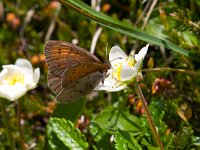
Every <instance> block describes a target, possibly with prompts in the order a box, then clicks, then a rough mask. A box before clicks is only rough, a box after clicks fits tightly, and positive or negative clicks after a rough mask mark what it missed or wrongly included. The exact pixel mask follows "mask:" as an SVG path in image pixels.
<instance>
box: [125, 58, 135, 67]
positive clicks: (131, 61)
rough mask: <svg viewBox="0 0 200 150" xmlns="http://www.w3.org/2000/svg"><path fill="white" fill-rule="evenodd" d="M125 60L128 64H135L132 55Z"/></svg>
mask: <svg viewBox="0 0 200 150" xmlns="http://www.w3.org/2000/svg"><path fill="white" fill-rule="evenodd" d="M126 62H127V63H128V64H129V66H131V67H133V66H134V65H135V60H134V59H133V58H132V57H129V58H127V59H126Z"/></svg>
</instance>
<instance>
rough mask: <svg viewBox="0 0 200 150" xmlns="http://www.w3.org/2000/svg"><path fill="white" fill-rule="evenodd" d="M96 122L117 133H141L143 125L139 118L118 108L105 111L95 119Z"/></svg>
mask: <svg viewBox="0 0 200 150" xmlns="http://www.w3.org/2000/svg"><path fill="white" fill-rule="evenodd" d="M94 121H95V122H96V123H97V124H98V125H99V126H100V127H101V128H103V129H105V130H107V131H109V132H116V131H118V130H123V131H129V132H139V131H141V123H140V120H139V119H138V118H137V117H135V116H133V115H131V114H130V113H128V112H125V111H121V110H117V109H116V108H108V109H106V110H104V111H103V112H101V113H100V114H98V115H97V116H96V117H95V118H94Z"/></svg>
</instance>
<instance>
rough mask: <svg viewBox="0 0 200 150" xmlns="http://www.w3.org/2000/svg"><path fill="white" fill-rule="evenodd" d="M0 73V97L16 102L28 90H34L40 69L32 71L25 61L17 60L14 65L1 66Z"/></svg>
mask: <svg viewBox="0 0 200 150" xmlns="http://www.w3.org/2000/svg"><path fill="white" fill-rule="evenodd" d="M2 67H3V70H2V71H1V72H0V97H3V98H6V99H8V100H10V101H14V100H17V99H18V98H20V97H21V96H23V95H24V94H25V93H26V92H27V91H28V90H30V89H34V88H35V87H36V85H37V83H38V81H39V78H40V69H39V68H37V69H35V70H33V67H32V65H31V63H30V62H29V61H28V60H26V59H17V61H16V62H15V65H12V64H11V65H3V66H2Z"/></svg>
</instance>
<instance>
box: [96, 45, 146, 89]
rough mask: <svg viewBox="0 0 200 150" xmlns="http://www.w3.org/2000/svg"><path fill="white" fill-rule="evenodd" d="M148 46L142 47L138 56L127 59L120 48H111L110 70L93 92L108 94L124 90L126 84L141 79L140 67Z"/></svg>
mask: <svg viewBox="0 0 200 150" xmlns="http://www.w3.org/2000/svg"><path fill="white" fill-rule="evenodd" d="M148 47H149V44H147V45H146V46H145V47H143V48H142V49H141V50H140V52H139V53H138V54H135V56H134V57H133V56H132V57H128V56H127V55H126V54H125V53H124V52H123V51H122V49H121V48H120V47H118V46H113V47H112V48H111V50H110V53H109V61H110V64H111V69H109V70H108V73H107V77H106V78H105V80H104V81H103V82H101V83H99V85H98V86H97V87H96V88H95V90H105V91H108V92H115V91H120V90H122V89H124V88H126V86H127V84H128V83H131V82H132V81H134V80H136V79H137V78H141V77H142V75H141V67H142V62H143V60H144V57H145V56H146V54H147V51H148Z"/></svg>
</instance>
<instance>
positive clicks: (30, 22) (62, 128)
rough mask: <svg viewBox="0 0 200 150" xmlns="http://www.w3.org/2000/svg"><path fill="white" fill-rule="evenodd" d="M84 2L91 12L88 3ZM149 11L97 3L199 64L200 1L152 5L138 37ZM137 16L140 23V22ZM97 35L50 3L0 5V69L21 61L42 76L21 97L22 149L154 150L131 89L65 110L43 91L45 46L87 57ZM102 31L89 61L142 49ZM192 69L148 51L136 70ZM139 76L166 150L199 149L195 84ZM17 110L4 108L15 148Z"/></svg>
mask: <svg viewBox="0 0 200 150" xmlns="http://www.w3.org/2000/svg"><path fill="white" fill-rule="evenodd" d="M83 2H85V3H86V4H88V5H91V2H90V1H89V0H85V1H83ZM150 4H151V3H149V2H145V3H142V1H141V0H131V1H130V0H119V1H116V0H109V1H104V0H102V1H101V4H100V8H101V10H100V11H101V12H103V13H105V14H107V15H109V16H111V17H113V18H116V19H118V20H120V21H122V22H123V23H125V24H130V25H132V26H136V27H137V28H139V29H140V30H143V31H144V33H146V34H149V35H152V36H154V37H157V38H159V39H165V40H169V41H171V42H172V43H174V44H176V45H177V46H180V47H182V48H184V49H186V50H187V52H188V53H190V54H191V55H193V56H194V55H195V56H197V57H198V56H200V55H199V54H200V53H199V50H200V40H199V37H200V36H199V35H200V34H199V33H200V23H199V19H200V17H199V16H200V11H199V9H200V1H199V0H193V1H167V0H164V1H158V2H157V4H156V6H155V8H154V9H153V11H152V13H151V16H150V18H149V19H148V22H147V24H146V26H145V28H144V29H142V26H143V22H144V20H145V16H146V14H147V12H148V10H149V9H147V11H145V9H144V8H145V7H147V6H148V5H150ZM143 12H144V17H142V19H141V20H139V16H140V15H141V14H142V13H143ZM175 12H176V13H175ZM51 27H53V30H52V32H51V31H50V28H51ZM99 27H101V25H99V24H97V23H96V22H94V21H91V20H89V19H87V18H85V17H83V16H82V15H81V14H80V13H78V12H75V11H73V10H71V9H70V8H66V7H64V6H61V5H60V4H59V3H56V2H55V1H46V0H41V1H34V0H30V1H20V0H17V1H11V0H10V1H9V0H6V1H0V65H1V66H2V65H4V64H11V63H14V62H15V60H16V59H17V58H26V59H29V60H30V61H31V63H32V64H33V66H34V67H40V71H41V77H40V81H39V83H38V87H37V88H36V89H34V90H32V91H29V92H28V93H27V94H26V95H25V96H23V97H22V99H23V100H22V119H23V120H22V121H23V132H24V134H25V142H26V146H27V148H29V149H39V150H40V149H64V148H65V149H66V147H67V148H68V149H73V148H74V146H75V147H79V148H81V149H88V148H90V149H155V147H156V145H155V142H154V141H153V138H152V135H151V132H150V130H149V126H148V124H147V122H146V118H145V115H144V111H143V109H142V107H141V104H140V103H139V101H138V97H137V94H136V93H135V91H134V88H133V87H130V88H128V89H126V90H125V91H120V92H117V93H105V92H98V93H93V94H92V95H90V96H87V97H85V98H82V99H80V100H78V101H76V102H75V103H72V104H68V105H66V104H57V103H56V102H54V101H53V100H54V99H55V95H53V93H52V92H51V91H50V89H49V88H48V87H47V78H46V76H47V72H48V69H47V64H46V62H45V59H44V55H43V52H44V43H45V41H46V40H49V39H55V40H63V41H67V42H75V43H76V42H77V43H78V45H79V46H80V47H83V48H85V49H88V50H89V49H90V47H91V42H92V38H93V36H94V34H95V32H96V30H97V29H98V28H99ZM102 28H103V30H102V33H101V35H100V37H99V39H98V41H97V44H96V49H95V55H96V56H97V57H98V58H99V59H101V60H102V61H104V62H107V61H108V58H107V56H106V50H109V49H110V48H111V47H112V46H113V45H116V44H118V45H119V46H120V47H121V48H122V49H123V50H125V51H126V53H127V54H129V53H130V52H134V50H135V51H136V52H137V51H138V50H140V49H141V48H142V47H143V46H144V45H146V42H144V41H141V40H138V39H136V38H132V37H129V36H127V35H124V34H121V33H119V32H117V31H115V30H111V29H108V28H105V27H102ZM199 66H200V64H199V63H198V62H197V61H195V60H193V59H191V58H190V57H186V56H184V55H181V54H179V53H175V52H174V51H172V50H170V49H166V48H163V47H159V46H157V45H153V44H152V43H150V48H149V51H148V54H147V57H146V58H145V60H144V64H143V68H148V69H152V68H157V67H159V68H162V67H165V68H166V67H170V68H174V69H184V70H189V71H194V72H198V71H199ZM143 75H144V76H143V78H144V79H143V81H142V82H141V83H140V85H141V87H142V90H143V93H144V96H145V98H146V100H147V103H148V105H149V109H150V111H151V114H152V116H153V118H154V121H155V124H156V126H157V127H158V130H159V134H160V136H161V140H162V142H163V144H164V145H165V148H166V149H200V126H199V122H200V109H199V108H200V86H199V85H200V79H199V76H198V75H191V74H188V73H187V72H186V73H179V72H176V71H173V72H172V71H151V70H150V71H148V72H143ZM16 104H17V103H15V102H9V101H6V105H7V113H8V115H9V118H10V125H11V128H12V131H13V132H12V135H13V137H14V139H15V143H16V147H17V148H19V133H18V127H17V126H16V122H17V120H16ZM50 117H52V118H51V119H50V121H49V118H50ZM53 117H54V118H53ZM1 118H2V116H1V113H0V149H1V150H4V149H9V144H8V142H7V139H6V136H5V127H4V125H3V120H2V119H1ZM59 118H65V119H66V120H67V121H66V120H63V119H59ZM48 122H49V124H48ZM47 124H48V126H47ZM61 124H62V125H61ZM75 128H77V129H75ZM63 134H65V136H63ZM63 137H64V138H63ZM68 138H69V140H66V139H68ZM72 139H73V140H72ZM67 141H68V142H67ZM69 141H70V142H69Z"/></svg>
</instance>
